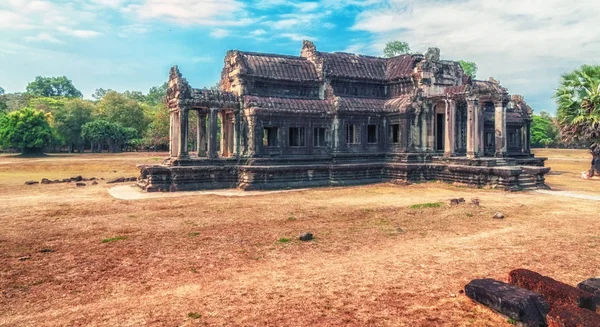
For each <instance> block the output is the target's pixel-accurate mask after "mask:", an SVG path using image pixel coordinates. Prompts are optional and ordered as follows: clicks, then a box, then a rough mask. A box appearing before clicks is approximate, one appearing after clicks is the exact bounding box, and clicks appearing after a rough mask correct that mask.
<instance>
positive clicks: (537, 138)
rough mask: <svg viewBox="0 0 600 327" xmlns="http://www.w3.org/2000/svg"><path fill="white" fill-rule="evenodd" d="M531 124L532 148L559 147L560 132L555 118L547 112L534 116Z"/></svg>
mask: <svg viewBox="0 0 600 327" xmlns="http://www.w3.org/2000/svg"><path fill="white" fill-rule="evenodd" d="M532 119H533V120H532V122H531V146H533V147H550V146H555V145H558V143H559V137H560V132H559V130H558V127H557V126H556V123H555V119H554V117H552V116H550V114H548V113H547V112H545V111H542V112H541V113H540V114H539V115H533V117H532Z"/></svg>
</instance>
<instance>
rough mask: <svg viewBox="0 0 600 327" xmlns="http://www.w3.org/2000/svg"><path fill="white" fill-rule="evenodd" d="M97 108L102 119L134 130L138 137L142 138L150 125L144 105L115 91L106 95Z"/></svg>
mask: <svg viewBox="0 0 600 327" xmlns="http://www.w3.org/2000/svg"><path fill="white" fill-rule="evenodd" d="M97 108H98V112H99V116H100V117H101V118H102V119H105V120H107V121H110V122H113V123H117V124H120V125H121V126H123V127H129V128H133V129H135V130H136V131H137V135H136V136H142V135H143V132H144V130H145V129H146V127H148V124H149V123H150V119H149V118H148V116H147V114H146V112H145V110H144V108H143V105H142V104H140V103H139V102H138V101H136V100H133V99H130V98H128V97H126V96H124V95H121V94H119V93H117V92H115V91H110V92H108V93H106V95H105V96H104V97H103V98H102V100H100V102H98V104H97Z"/></svg>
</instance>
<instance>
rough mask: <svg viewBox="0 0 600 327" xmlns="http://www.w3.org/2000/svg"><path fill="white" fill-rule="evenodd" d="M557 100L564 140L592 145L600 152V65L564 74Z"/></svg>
mask: <svg viewBox="0 0 600 327" xmlns="http://www.w3.org/2000/svg"><path fill="white" fill-rule="evenodd" d="M554 99H555V100H556V104H557V112H558V124H559V126H560V130H561V135H562V137H563V140H565V141H567V142H573V141H576V142H577V141H579V142H585V143H587V144H590V145H591V150H592V152H593V153H594V154H595V155H600V66H591V65H583V66H581V68H579V69H576V70H574V71H572V72H570V73H566V74H563V75H562V77H561V80H560V85H559V87H558V89H557V90H556V93H555V94H554Z"/></svg>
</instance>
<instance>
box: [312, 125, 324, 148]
mask: <svg viewBox="0 0 600 327" xmlns="http://www.w3.org/2000/svg"><path fill="white" fill-rule="evenodd" d="M325 133H327V130H326V129H325V127H316V128H315V130H314V133H313V146H314V147H315V148H322V147H325V146H326V143H325V140H326V139H327V137H326V135H325Z"/></svg>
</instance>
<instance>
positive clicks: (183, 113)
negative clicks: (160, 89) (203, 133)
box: [177, 108, 190, 159]
mask: <svg viewBox="0 0 600 327" xmlns="http://www.w3.org/2000/svg"><path fill="white" fill-rule="evenodd" d="M188 113H189V110H188V109H186V108H180V110H179V133H178V134H177V135H178V136H179V153H178V155H177V158H182V159H185V158H189V157H190V155H189V154H188V121H189V117H188Z"/></svg>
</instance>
